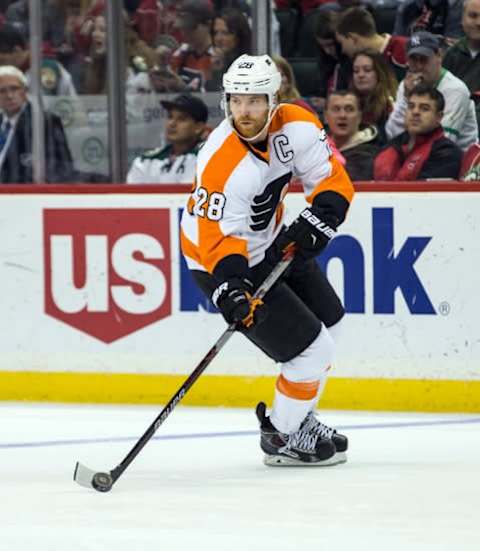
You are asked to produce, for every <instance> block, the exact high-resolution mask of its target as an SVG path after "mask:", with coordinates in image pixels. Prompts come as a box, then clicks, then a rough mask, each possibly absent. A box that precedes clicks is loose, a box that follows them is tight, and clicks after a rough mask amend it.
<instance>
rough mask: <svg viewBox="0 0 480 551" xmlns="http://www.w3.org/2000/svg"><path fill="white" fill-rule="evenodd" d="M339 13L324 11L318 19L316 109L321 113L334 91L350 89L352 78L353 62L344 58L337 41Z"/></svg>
mask: <svg viewBox="0 0 480 551" xmlns="http://www.w3.org/2000/svg"><path fill="white" fill-rule="evenodd" d="M337 21H338V13H337V12H336V11H334V10H327V9H325V10H322V11H321V12H320V13H319V14H318V15H317V18H316V25H315V40H316V42H317V45H318V50H317V51H318V54H317V63H318V81H319V82H320V88H319V90H318V92H317V97H318V99H317V100H315V107H316V108H317V109H318V110H319V111H321V110H323V108H324V106H325V100H326V97H327V96H328V94H329V93H330V92H331V91H332V90H344V89H346V88H347V87H348V84H349V82H350V78H351V72H352V69H351V62H350V60H349V58H348V57H346V56H342V48H341V46H340V44H339V42H338V41H337V38H336V34H335V30H336V28H337Z"/></svg>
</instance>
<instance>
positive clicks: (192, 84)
mask: <svg viewBox="0 0 480 551" xmlns="http://www.w3.org/2000/svg"><path fill="white" fill-rule="evenodd" d="M214 15H215V14H214V12H213V9H212V8H211V6H210V3H209V2H208V1H207V0H184V2H183V4H182V6H181V11H180V12H179V16H178V17H179V21H178V23H179V26H180V28H181V29H182V32H183V35H184V38H185V42H184V43H183V44H182V45H181V46H180V48H178V49H177V50H176V51H175V52H174V53H173V56H172V68H173V70H174V71H175V72H176V73H177V74H178V75H179V76H180V77H181V78H182V79H183V81H184V83H185V87H186V89H187V90H189V91H196V92H204V91H205V84H206V82H207V80H209V79H210V78H211V74H212V56H213V55H214V49H213V45H212V36H211V25H212V21H213V18H214Z"/></svg>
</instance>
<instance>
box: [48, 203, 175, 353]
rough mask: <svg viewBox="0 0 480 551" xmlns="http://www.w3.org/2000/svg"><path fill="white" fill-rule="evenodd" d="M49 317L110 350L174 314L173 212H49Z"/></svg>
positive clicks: (89, 210) (58, 210) (130, 210)
mask: <svg viewBox="0 0 480 551" xmlns="http://www.w3.org/2000/svg"><path fill="white" fill-rule="evenodd" d="M43 239H44V251H45V252H44V255H45V257H44V272H45V278H44V281H45V311H46V313H47V314H48V315H50V316H52V317H54V318H56V319H58V320H60V321H63V322H64V323H67V324H69V325H71V326H73V327H75V328H77V329H79V330H80V331H83V332H84V333H87V334H88V335H91V336H92V337H95V338H97V339H99V340H101V341H103V342H105V343H111V342H113V341H115V340H117V339H120V338H121V337H124V336H126V335H128V334H130V333H133V332H134V331H137V330H139V329H141V328H142V327H145V326H146V325H149V324H151V323H153V322H155V321H158V320H160V319H162V318H165V317H167V316H169V315H170V314H171V310H172V305H171V302H172V301H171V253H170V214H169V209H45V210H44V211H43Z"/></svg>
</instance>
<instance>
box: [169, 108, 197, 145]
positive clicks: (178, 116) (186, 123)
mask: <svg viewBox="0 0 480 551" xmlns="http://www.w3.org/2000/svg"><path fill="white" fill-rule="evenodd" d="M202 126H203V123H199V122H197V121H195V120H193V119H192V117H191V116H190V115H187V113H184V112H183V111H179V110H178V109H170V111H169V112H168V116H167V123H166V138H167V142H168V143H171V144H176V143H178V144H182V143H188V142H194V141H196V140H197V139H198V137H199V135H200V134H201V127H202Z"/></svg>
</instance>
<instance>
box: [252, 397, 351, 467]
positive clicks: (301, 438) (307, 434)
mask: <svg viewBox="0 0 480 551" xmlns="http://www.w3.org/2000/svg"><path fill="white" fill-rule="evenodd" d="M256 414H257V418H258V420H259V422H260V447H261V448H262V450H263V451H264V452H265V457H264V460H263V462H264V463H265V465H270V466H279V467H280V466H291V465H294V466H298V465H301V466H317V467H319V466H328V465H336V464H337V463H341V462H342V461H338V458H337V457H336V449H335V444H334V443H333V441H332V440H330V439H327V438H321V437H320V436H319V435H318V434H317V433H315V432H313V431H310V430H305V429H304V428H303V427H302V426H301V427H300V428H299V429H298V430H297V431H296V432H294V433H293V434H283V433H281V432H280V431H278V430H277V429H276V428H275V427H274V426H273V425H272V423H271V422H270V419H269V418H268V417H267V415H266V406H265V404H264V403H263V402H260V403H259V404H258V405H257V408H256ZM303 424H305V421H304V423H303Z"/></svg>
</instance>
